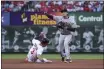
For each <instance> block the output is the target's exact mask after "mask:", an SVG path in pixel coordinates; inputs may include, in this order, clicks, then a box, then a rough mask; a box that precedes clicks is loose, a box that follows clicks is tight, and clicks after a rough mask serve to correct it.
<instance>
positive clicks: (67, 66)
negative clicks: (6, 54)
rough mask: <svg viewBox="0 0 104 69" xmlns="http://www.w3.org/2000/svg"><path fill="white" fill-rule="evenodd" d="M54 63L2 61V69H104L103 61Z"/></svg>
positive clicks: (56, 61)
mask: <svg viewBox="0 0 104 69" xmlns="http://www.w3.org/2000/svg"><path fill="white" fill-rule="evenodd" d="M52 61H53V62H52V63H44V64H43V63H25V62H24V60H22V59H2V67H1V68H2V69H103V60H101V59H97V60H96V59H93V60H92V59H84V60H81V59H80V60H79V59H78V60H76V59H75V60H73V62H72V63H63V62H61V61H60V60H52Z"/></svg>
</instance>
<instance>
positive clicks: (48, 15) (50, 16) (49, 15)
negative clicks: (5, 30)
mask: <svg viewBox="0 0 104 69" xmlns="http://www.w3.org/2000/svg"><path fill="white" fill-rule="evenodd" d="M45 15H46V16H47V17H48V18H50V19H53V15H51V14H48V13H45Z"/></svg>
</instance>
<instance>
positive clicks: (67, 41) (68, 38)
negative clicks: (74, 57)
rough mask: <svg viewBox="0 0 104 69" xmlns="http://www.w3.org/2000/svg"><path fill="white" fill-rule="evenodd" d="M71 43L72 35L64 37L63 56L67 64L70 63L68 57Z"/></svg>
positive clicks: (69, 57)
mask: <svg viewBox="0 0 104 69" xmlns="http://www.w3.org/2000/svg"><path fill="white" fill-rule="evenodd" d="M71 41H72V35H71V34H70V35H66V37H65V41H64V47H65V54H66V60H67V61H69V62H72V61H71V56H70V48H69V47H70V46H69V43H70V42H71Z"/></svg>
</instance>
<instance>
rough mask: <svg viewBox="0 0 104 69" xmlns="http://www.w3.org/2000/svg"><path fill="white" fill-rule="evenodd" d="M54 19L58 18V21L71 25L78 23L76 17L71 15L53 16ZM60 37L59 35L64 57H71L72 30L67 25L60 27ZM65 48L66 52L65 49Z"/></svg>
mask: <svg viewBox="0 0 104 69" xmlns="http://www.w3.org/2000/svg"><path fill="white" fill-rule="evenodd" d="M53 19H54V20H56V22H57V23H59V22H63V23H67V24H70V25H73V24H76V22H75V20H74V17H69V18H67V19H65V18H64V17H63V16H53ZM60 32H61V34H60V37H59V47H60V52H61V56H62V57H66V59H71V57H70V49H69V43H70V42H71V40H72V32H71V31H69V30H67V29H66V27H64V28H63V29H60ZM64 49H65V53H64V52H63V50H64Z"/></svg>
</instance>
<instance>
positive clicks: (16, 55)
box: [1, 54, 103, 59]
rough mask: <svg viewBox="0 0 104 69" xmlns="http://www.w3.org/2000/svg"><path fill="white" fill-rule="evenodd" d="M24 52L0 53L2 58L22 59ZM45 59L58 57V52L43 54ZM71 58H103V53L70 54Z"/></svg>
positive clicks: (24, 55)
mask: <svg viewBox="0 0 104 69" xmlns="http://www.w3.org/2000/svg"><path fill="white" fill-rule="evenodd" d="M25 57H26V54H2V56H1V58H2V59H24V58H25ZM43 57H45V58H47V59H60V55H59V54H43ZM71 57H72V59H103V54H71Z"/></svg>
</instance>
